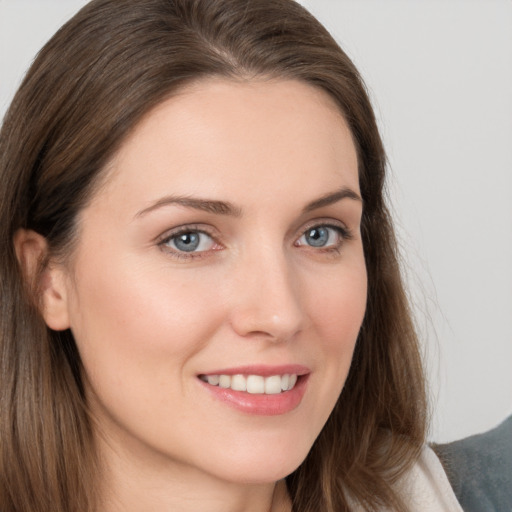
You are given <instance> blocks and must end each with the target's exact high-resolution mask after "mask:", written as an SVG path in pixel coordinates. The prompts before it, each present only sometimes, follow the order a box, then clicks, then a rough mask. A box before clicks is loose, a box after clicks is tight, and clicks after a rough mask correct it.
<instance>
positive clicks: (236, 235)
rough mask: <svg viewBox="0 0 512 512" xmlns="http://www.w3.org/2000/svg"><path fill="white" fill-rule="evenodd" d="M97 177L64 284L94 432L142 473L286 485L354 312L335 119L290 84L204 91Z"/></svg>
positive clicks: (353, 220)
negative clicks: (155, 469) (99, 182)
mask: <svg viewBox="0 0 512 512" xmlns="http://www.w3.org/2000/svg"><path fill="white" fill-rule="evenodd" d="M105 172H106V173H107V176H108V179H107V180H106V184H105V185H104V186H103V187H102V188H101V189H100V190H99V191H98V192H97V193H96V194H95V195H94V197H93V198H92V200H91V201H90V203H89V204H88V206H87V207H86V208H85V209H84V210H83V211H82V212H81V214H80V217H79V235H78V241H77V245H76V249H75V250H74V252H73V254H72V255H71V257H70V260H69V262H68V263H67V265H66V268H65V270H63V271H62V272H64V275H65V279H64V282H65V283H66V284H65V293H64V294H63V298H64V300H65V304H66V318H67V323H68V324H69V326H70V327H71V329H72V332H73V334H74V336H75V339H76V343H77V346H78V350H79V352H80V355H81V358H82V361H83V366H84V380H85V382H86V391H87V395H88V399H89V401H90V404H91V407H92V410H93V413H94V415H95V416H96V419H97V428H98V430H99V431H101V433H102V436H103V438H106V439H108V441H109V443H110V444H111V445H114V446H117V447H118V449H122V450H124V452H125V453H126V457H127V458H129V457H131V456H133V457H134V458H136V459H138V461H139V463H140V464H144V463H147V464H154V463H155V461H158V464H165V465H166V467H168V468H171V469H172V468H174V469H175V470H176V471H177V472H178V471H181V472H187V471H188V472H195V473H197V474H208V475H214V476H215V477H216V478H221V479H223V480H228V481H231V482H267V481H275V480H278V479H280V478H283V477H284V476H285V475H287V474H289V473H290V472H292V471H293V470H294V469H295V468H296V467H297V466H298V465H299V464H300V463H301V461H302V460H303V459H304V457H305V456H306V454H307V452H308V451H309V449H310V448H311V445H312V444H313V441H314V440H315V438H316V437H317V436H318V434H319V432H320V430H321V429H322V427H323V425H324V423H325V422H326V420H327V418H328V416H329V414H330V412H331V410H332V408H333V406H334V404H335V402H336V400H337V398H338V396H339V394H340V392H341V390H342V388H343V384H344V382H345V379H346V376H347V372H348V370H349V367H350V363H351V359H352V354H353V350H354V345H355V342H356V338H357V335H358V331H359V328H360V325H361V322H362V318H363V315H364V310H365V303H366V270H365V264H364V257H363V248H362V243H361V235H360V229H359V227H360V220H361V212H362V202H361V200H360V198H359V194H360V192H359V185H358V172H357V157H356V151H355V147H354V144H353V141H352V138H351V134H350V132H349V130H348V128H347V125H346V123H345V122H344V120H343V118H342V116H341V115H340V113H339V111H338V110H337V108H336V106H335V105H334V103H333V102H332V100H331V99H330V98H329V97H328V96H327V95H326V94H325V93H323V92H321V91H319V90H316V89H314V88H312V87H311V86H308V85H305V84H302V83H299V82H294V81H259V82H251V83H248V82H243V83H239V82H232V81H227V80H226V81H225V80H221V79H217V80H213V79H211V80H209V81H203V82H199V83H197V84H195V85H193V86H189V87H188V88H187V89H185V90H183V91H182V92H181V93H179V94H178V95H176V96H174V97H173V98H171V99H169V100H167V101H166V102H164V103H162V104H161V105H159V106H158V107H157V108H156V109H155V110H153V111H152V112H151V113H150V114H149V115H147V116H146V118H145V119H144V120H143V121H142V122H141V123H140V124H139V125H138V127H137V128H136V129H135V131H134V132H133V133H132V134H131V135H130V137H129V138H128V139H127V140H126V141H125V143H124V145H123V146H122V147H121V149H120V150H119V152H118V153H117V155H116V156H115V158H114V159H113V161H112V162H111V165H110V166H109V168H108V169H106V171H105Z"/></svg>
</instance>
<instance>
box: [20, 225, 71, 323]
mask: <svg viewBox="0 0 512 512" xmlns="http://www.w3.org/2000/svg"><path fill="white" fill-rule="evenodd" d="M13 242H14V248H15V250H16V256H17V258H18V262H19V264H20V267H21V270H22V273H23V277H24V279H25V282H26V284H27V287H28V289H29V290H30V291H31V293H32V294H34V296H35V297H36V303H38V304H39V307H40V309H41V314H42V315H43V318H44V320H45V322H46V325H48V327H49V328H50V329H53V330H56V331H61V330H64V329H68V328H69V314H68V303H67V289H66V281H65V274H64V269H63V268H62V266H61V265H56V264H52V262H51V261H49V258H48V243H47V241H46V239H45V238H44V237H43V236H42V235H40V234H39V233H36V232H35V231H32V230H29V229H18V231H16V233H15V234H14V239H13Z"/></svg>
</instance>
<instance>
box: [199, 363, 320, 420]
mask: <svg viewBox="0 0 512 512" xmlns="http://www.w3.org/2000/svg"><path fill="white" fill-rule="evenodd" d="M309 372H310V370H309V369H308V368H306V367H305V366H301V365H283V366H258V365H254V366H243V367H239V368H229V369H223V370H219V371H215V372H208V373H206V374H202V375H237V374H241V375H261V376H265V377H268V376H270V375H284V374H287V373H288V374H291V373H294V374H297V375H298V376H299V378H298V380H297V383H296V384H295V386H294V388H293V389H291V390H290V391H284V392H282V393H280V394H278V395H265V394H251V393H246V392H244V391H234V390H232V389H229V388H221V387H219V386H211V385H210V384H208V383H207V382H204V381H202V380H201V379H199V378H198V379H197V380H198V382H199V383H200V384H201V385H202V386H203V387H204V388H205V390H206V391H207V392H209V393H211V395H212V396H213V397H214V398H216V399H217V400H220V401H221V402H223V403H225V404H227V405H228V406H230V407H233V408H235V409H237V410H239V411H241V412H244V413H247V414H255V415H260V416H276V415H279V414H286V413H288V412H291V411H293V410H294V409H296V408H297V407H298V406H299V405H300V403H301V401H302V398H303V396H304V393H305V392H306V388H307V384H308V380H309Z"/></svg>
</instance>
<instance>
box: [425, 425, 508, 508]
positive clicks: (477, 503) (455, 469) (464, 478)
mask: <svg viewBox="0 0 512 512" xmlns="http://www.w3.org/2000/svg"><path fill="white" fill-rule="evenodd" d="M433 448H434V450H435V451H436V453H437V454H438V456H439V458H440V459H441V461H442V463H443V466H444V468H445V470H446V473H447V475H448V478H449V479H450V482H451V484H452V487H453V489H454V491H455V494H456V495H457V498H458V499H459V501H460V503H461V505H462V506H463V508H464V509H465V510H467V511H471V512H480V511H482V512H487V511H493V510H496V511H498V510H499V511H501V510H512V416H510V417H509V418H508V419H507V420H505V421H504V422H503V423H502V424H501V425H499V426H498V427H497V428H495V429H493V430H490V431H489V432H485V433H484V434H478V435H475V436H471V437H468V438H466V439H462V440H460V441H455V442H453V443H448V444H440V445H435V446H434V447H433Z"/></svg>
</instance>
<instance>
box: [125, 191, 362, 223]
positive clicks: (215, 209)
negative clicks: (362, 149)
mask: <svg viewBox="0 0 512 512" xmlns="http://www.w3.org/2000/svg"><path fill="white" fill-rule="evenodd" d="M342 199H353V200H355V201H361V202H362V199H361V197H360V196H359V194H357V193H356V192H354V191H353V190H352V189H350V188H346V187H344V188H342V189H341V190H338V191H336V192H333V193H329V194H326V195H324V196H322V197H320V198H318V199H315V200H313V201H311V202H310V203H308V204H307V205H306V206H305V207H304V208H303V210H302V212H303V213H308V212H311V211H313V210H318V209H319V208H324V207H325V206H329V205H331V204H334V203H337V202H338V201H341V200H342ZM169 205H178V206H184V207H186V208H193V209H194V210H201V211H204V212H208V213H214V214H216V215H227V216H230V217H241V216H242V209H241V208H240V207H238V206H235V205H234V204H233V203H230V202H228V201H218V200H215V199H202V198H197V197H190V196H165V197H162V198H161V199H159V200H158V201H156V202H155V203H153V204H152V205H150V206H148V207H147V208H144V209H143V210H141V211H139V212H138V213H137V214H136V215H135V217H136V218H138V217H142V216H143V215H146V214H147V213H149V212H152V211H153V210H156V209H158V208H161V207H163V206H169Z"/></svg>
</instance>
